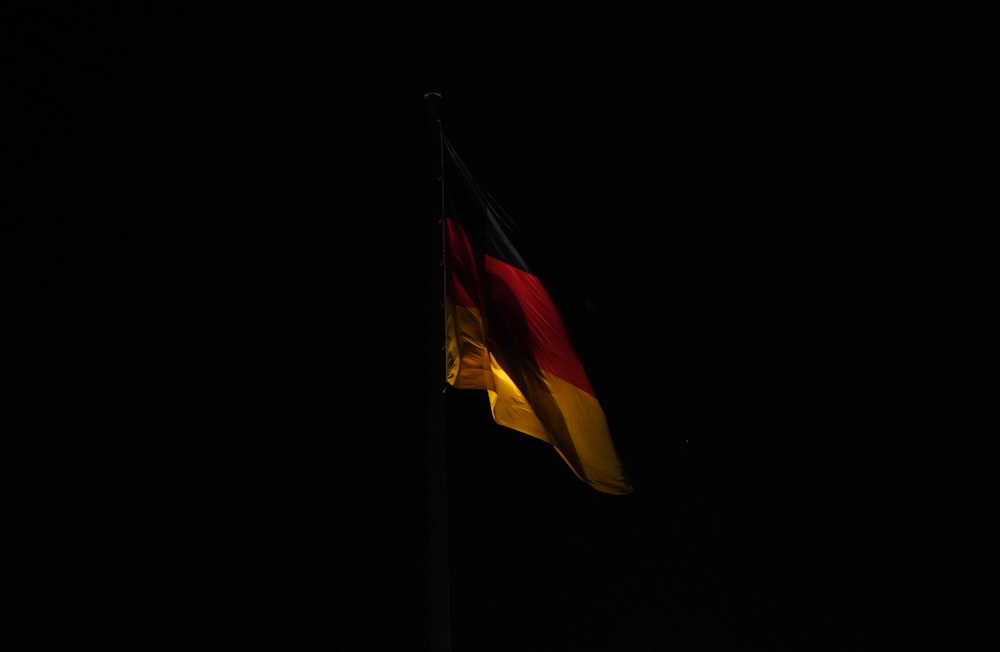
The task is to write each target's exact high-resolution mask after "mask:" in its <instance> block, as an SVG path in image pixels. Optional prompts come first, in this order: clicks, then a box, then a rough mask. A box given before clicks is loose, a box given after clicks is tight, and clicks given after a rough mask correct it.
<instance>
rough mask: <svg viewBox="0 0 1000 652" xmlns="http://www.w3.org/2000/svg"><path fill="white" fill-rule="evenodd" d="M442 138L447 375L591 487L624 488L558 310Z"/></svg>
mask: <svg viewBox="0 0 1000 652" xmlns="http://www.w3.org/2000/svg"><path fill="white" fill-rule="evenodd" d="M444 145H445V153H446V155H447V160H448V163H449V164H450V165H451V168H453V169H454V170H455V172H456V174H455V175H454V176H453V177H448V176H447V175H446V182H445V189H446V194H447V199H446V201H445V207H444V208H445V215H444V245H445V265H446V283H447V287H446V294H445V310H446V314H445V329H446V352H447V365H446V367H447V371H446V373H447V381H448V383H449V384H451V385H452V386H453V387H456V388H459V389H479V390H486V392H487V393H488V395H489V400H490V406H491V408H492V412H493V418H494V420H495V421H496V423H498V424H500V425H502V426H506V427H508V428H511V429H513V430H517V431H519V432H522V433H525V434H528V435H531V436H532V437H536V438H538V439H540V440H542V441H545V442H547V443H549V444H551V445H552V446H553V447H554V448H555V450H556V451H557V452H558V453H559V455H560V456H561V457H562V458H563V460H565V461H566V463H567V464H568V465H569V467H570V468H571V469H572V470H573V472H574V473H575V474H576V475H577V476H578V477H579V478H580V479H581V480H583V481H584V482H585V483H587V484H588V485H590V486H591V487H593V488H594V489H596V490H598V491H601V492H604V493H609V494H627V493H629V492H631V491H632V486H631V484H630V482H629V481H628V479H627V477H626V476H625V473H624V471H623V469H622V465H621V463H620V461H619V459H618V455H617V453H616V451H615V447H614V444H613V442H612V439H611V435H610V432H609V430H608V424H607V420H606V418H605V415H604V411H603V410H602V409H601V405H600V402H599V401H598V400H597V397H596V396H595V395H594V389H593V387H592V386H591V384H590V380H589V379H588V378H587V374H586V372H585V371H584V368H583V365H582V364H581V362H580V359H579V357H578V356H577V354H576V352H575V350H574V348H573V346H572V343H571V341H570V338H569V336H568V333H567V331H566V327H565V324H564V323H563V320H562V318H561V317H560V315H559V311H558V310H557V309H556V306H555V304H554V303H553V301H552V298H551V297H550V295H549V293H548V292H547V291H546V289H545V286H544V285H543V284H542V282H541V280H540V279H539V278H538V277H537V276H535V274H534V273H533V272H532V270H531V268H529V266H528V265H527V263H526V261H525V260H524V259H523V258H522V256H521V254H520V253H519V252H518V250H517V249H515V247H514V244H513V240H512V233H513V223H512V222H511V220H510V218H509V217H508V216H507V215H506V214H505V213H504V212H503V210H502V209H501V208H500V206H499V205H498V204H497V203H496V201H495V200H493V198H492V197H491V196H490V195H489V194H488V193H486V192H485V191H484V190H483V189H482V188H481V187H480V185H479V184H478V183H477V182H476V180H475V179H474V178H473V177H472V175H471V174H470V173H469V170H468V169H467V168H466V166H465V165H464V164H463V163H462V161H461V159H460V158H459V156H458V154H457V153H456V152H455V149H454V147H453V146H452V145H451V143H449V142H448V141H447V140H445V141H444ZM463 200H464V203H463Z"/></svg>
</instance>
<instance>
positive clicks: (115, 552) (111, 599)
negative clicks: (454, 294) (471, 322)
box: [4, 4, 996, 652]
mask: <svg viewBox="0 0 1000 652" xmlns="http://www.w3.org/2000/svg"><path fill="white" fill-rule="evenodd" d="M499 11H500V10H499V9H493V10H490V11H483V12H482V13H479V12H478V11H472V10H468V9H466V10H461V9H455V8H438V9H435V10H434V11H430V12H428V13H426V14H420V13H418V12H416V11H411V12H410V13H409V14H406V13H399V11H398V10H391V11H388V10H374V9H373V10H372V11H371V12H369V13H365V12H360V11H358V12H354V13H351V12H345V13H338V12H333V11H327V12H323V11H318V12H315V11H314V12H306V11H301V12H300V11H296V10H293V9H279V8H256V7H246V6H241V7H238V8H237V7H234V8H231V9H228V8H222V7H216V8H213V9H211V10H205V9H199V10H184V9H166V8H163V9H160V10H141V9H132V8H127V7H124V6H115V5H111V4H108V5H101V6H99V7H96V8H95V7H90V8H86V9H75V10H66V11H62V10H51V9H49V10H28V9H24V10H19V9H15V10H12V18H13V20H11V21H9V22H8V25H9V26H12V31H13V35H14V36H15V37H16V38H14V39H11V40H10V41H9V42H11V43H13V44H14V45H15V48H14V56H13V57H12V59H11V60H12V62H13V64H14V66H15V70H16V72H17V73H19V74H17V75H15V76H14V77H13V78H12V83H11V88H13V90H14V94H13V100H12V101H11V105H12V106H14V108H15V117H14V118H12V119H10V120H9V121H8V123H7V127H8V136H9V137H8V139H7V140H8V142H9V143H13V145H14V147H13V148H12V149H11V150H10V151H11V152H12V153H13V154H12V155H11V157H10V158H11V161H12V162H13V163H14V165H13V166H12V168H13V169H12V171H11V173H10V176H9V177H8V187H9V189H11V190H12V191H13V192H11V193H8V197H9V198H11V199H12V200H13V201H12V203H11V204H10V205H11V207H12V209H11V210H9V211H7V214H8V216H9V218H12V219H8V220H5V222H7V224H6V226H5V233H6V236H5V238H4V240H5V247H7V248H8V250H9V251H8V253H9V254H10V255H9V256H6V259H7V260H8V261H11V264H10V274H9V276H8V278H9V280H10V281H11V282H12V283H11V288H12V294H11V296H12V297H13V298H14V301H15V303H14V304H13V305H14V309H13V314H14V316H15V317H19V318H23V319H19V320H18V324H23V325H24V328H20V329H17V335H16V337H17V338H18V339H17V341H16V343H15V344H16V348H17V350H18V352H24V353H26V354H27V355H26V358H27V359H28V365H27V366H26V367H25V371H24V373H23V375H20V376H18V378H16V379H15V380H16V383H15V384H16V386H17V389H18V390H21V391H20V392H16V393H15V394H13V397H14V403H15V406H16V407H22V408H26V409H25V410H24V411H23V415H26V416H27V417H28V419H27V420H26V421H25V423H27V424H28V425H27V426H26V427H25V428H24V430H23V432H24V437H23V439H24V440H25V441H28V442H30V443H31V453H32V455H30V456H27V457H24V458H23V459H24V460H25V462H24V463H23V464H21V467H22V470H24V471H26V472H27V475H28V478H29V479H28V480H27V481H26V482H25V483H24V484H23V485H22V486H23V487H25V488H24V489H23V490H22V492H21V494H19V496H18V498H19V499H20V500H18V501H17V502H18V503H19V504H23V505H30V506H29V507H28V509H27V510H26V514H27V515H28V521H27V525H26V526H25V527H24V528H21V529H20V530H19V531H20V532H24V533H26V534H28V535H29V536H30V540H31V541H32V542H33V543H32V544H31V546H32V551H33V552H35V553H37V554H36V555H33V556H32V559H36V558H37V559H38V561H37V562H35V561H32V562H31V563H30V564H26V567H27V568H28V569H29V570H30V572H31V574H32V581H31V582H30V586H31V589H32V590H31V592H30V593H27V594H26V597H25V600H24V604H25V606H26V609H27V611H28V612H29V613H30V614H32V615H34V616H40V617H39V618H38V623H39V624H38V626H37V627H36V628H35V633H36V636H37V637H38V638H39V640H41V641H46V640H48V638H49V637H55V636H60V637H63V636H69V637H71V638H75V639H76V640H78V641H80V642H83V641H88V642H98V643H101V642H104V643H110V642H112V641H125V642H128V643H130V644H132V645H134V646H135V647H138V648H147V647H153V646H159V645H161V644H166V645H168V646H171V647H179V646H184V647H188V648H190V647H201V646H206V647H207V646H218V645H226V644H242V645H245V644H254V643H256V644H265V645H266V646H267V647H271V648H280V649H319V648H321V647H322V648H326V649H329V648H333V649H338V648H339V647H341V646H342V647H344V648H347V647H350V648H362V647H363V648H364V649H394V650H397V649H398V650H421V649H427V645H428V633H429V619H428V617H427V609H428V605H427V595H428V577H427V575H428V571H427V564H428V561H427V560H428V557H429V551H428V544H427V540H428V525H427V523H428V521H427V511H426V510H427V489H426V487H427V477H426V468H427V458H426V445H427V425H426V424H427V410H428V405H427V393H428V392H427V386H426V385H427V371H426V364H427V362H426V361H427V348H428V346H429V343H428V341H427V337H426V334H427V315H428V310H427V307H428V306H427V303H428V300H429V299H428V297H429V295H430V292H429V290H428V286H427V282H426V274H425V271H426V269H427V265H428V249H427V247H426V242H425V238H426V234H427V230H428V222H429V220H430V219H431V216H432V213H433V198H434V190H433V188H432V187H431V186H430V185H429V184H428V178H427V174H428V168H427V164H426V163H427V161H426V156H427V149H428V144H429V143H428V137H427V124H426V116H425V105H424V101H423V99H422V98H423V94H424V93H425V92H426V91H430V90H434V91H439V92H441V93H442V94H443V97H444V102H443V109H444V112H443V119H444V125H445V129H446V131H447V133H448V134H449V137H450V138H451V140H452V142H453V143H454V144H455V145H456V147H457V148H458V150H459V152H460V153H461V154H462V155H463V157H464V158H465V160H466V163H468V164H469V166H470V167H471V168H472V170H473V172H474V173H475V174H477V176H478V178H479V180H480V181H481V182H482V183H483V184H484V185H485V186H486V187H487V188H488V189H489V190H490V191H491V192H492V193H493V195H494V196H495V197H496V198H497V199H498V200H499V202H500V203H501V204H502V205H503V206H504V207H505V208H506V210H507V211H508V212H509V213H511V214H512V215H514V216H515V217H516V218H517V219H518V220H519V221H520V223H521V225H522V226H523V227H524V228H525V229H526V230H527V231H528V232H529V233H530V234H531V235H532V236H533V237H534V238H535V241H536V243H537V245H538V247H539V249H541V250H542V251H545V252H547V255H546V257H545V258H544V259H543V260H538V261H535V262H536V266H537V267H538V268H539V269H540V270H541V271H542V272H543V273H544V276H545V280H546V281H547V283H549V287H550V290H551V291H552V292H553V294H554V295H555V296H556V297H557V299H558V300H559V301H560V304H561V306H562V307H563V309H564V316H565V317H566V319H567V322H568V324H569V326H570V330H571V331H572V332H573V335H574V337H575V338H576V340H577V344H578V348H579V350H580V353H581V356H582V357H583V359H584V362H585V364H586V366H587V369H588V371H589V373H590V376H591V380H592V382H593V384H594V386H595V389H596V391H597V393H598V396H599V398H600V399H601V401H602V404H603V406H604V408H605V411H606V414H607V416H608V420H609V423H610V425H611V429H612V433H613V435H614V437H615V441H616V444H617V446H618V449H619V452H620V454H621V457H622V459H623V462H624V464H625V466H626V469H627V470H628V471H629V473H630V474H631V476H632V479H633V481H634V483H635V486H636V491H635V493H634V494H632V495H629V496H627V497H610V496H605V495H601V494H596V493H595V492H593V491H591V490H589V489H587V488H586V487H584V486H583V485H582V484H580V483H579V482H578V481H577V480H576V479H575V478H574V477H573V476H572V474H571V473H570V472H569V470H568V469H567V468H566V467H565V466H564V465H563V464H562V462H561V461H559V460H558V458H557V457H556V456H555V454H554V453H553V452H552V451H551V450H550V449H549V448H547V447H546V446H544V445H542V444H540V443H539V442H536V441H535V440H533V439H531V438H529V437H525V436H522V435H520V434H517V433H513V432H509V431H506V430H503V429H500V428H497V427H496V426H495V425H493V424H492V422H491V420H490V417H489V414H488V409H487V404H486V397H485V396H483V395H480V394H478V393H474V392H472V393H465V392H458V393H455V392H453V393H451V394H448V395H447V397H446V405H447V410H448V426H449V427H448V435H447V436H448V441H449V449H448V454H449V474H450V475H449V480H450V484H449V487H450V495H449V498H450V503H449V509H450V519H451V521H450V522H451V541H450V544H451V545H450V553H451V557H450V559H451V573H452V575H451V591H452V638H453V646H454V649H455V650H462V651H464V650H474V651H477V652H480V651H486V650H564V649H565V650H569V649H574V650H616V651H617V650H629V651H631V650H660V649H667V648H671V649H685V650H701V649H733V648H738V649H768V650H773V649H851V650H862V649H879V650H884V649H896V648H907V649H912V646H913V645H915V644H917V643H920V642H925V643H926V642H928V641H935V642H937V641H942V642H946V643H947V644H948V646H949V647H952V648H965V647H967V642H966V641H968V640H972V639H973V638H974V637H977V636H978V635H981V634H983V633H986V631H987V624H988V622H989V620H988V619H989V617H990V616H991V615H992V610H991V607H993V606H995V580H996V572H995V566H994V562H993V559H992V554H991V553H992V552H993V549H992V547H991V539H990V535H991V534H992V528H993V527H994V520H995V516H994V514H993V513H992V512H991V511H990V510H989V509H988V505H989V502H988V501H987V500H986V496H987V495H988V488H989V486H990V485H991V482H990V480H991V478H990V469H991V467H992V462H993V459H994V458H993V455H994V453H995V448H994V447H993V446H992V445H988V444H984V442H985V440H986V439H987V437H988V435H987V433H989V432H990V430H989V428H988V427H986V426H984V425H981V422H980V417H982V416H983V414H984V412H985V410H984V408H985V407H987V406H989V404H990V402H991V399H993V398H994V396H995V392H994V391H993V387H994V385H993V384H992V383H991V381H989V380H987V378H988V377H989V376H990V373H989V372H990V369H991V361H992V360H993V355H994V347H995V337H996V336H995V332H994V330H993V329H992V327H991V326H990V325H989V323H988V322H987V319H986V315H987V308H988V307H989V306H988V304H989V303H990V302H991V295H990V293H989V292H988V290H987V288H988V287H989V284H988V282H987V281H988V278H989V275H988V270H989V269H990V268H991V266H992V259H991V258H990V254H991V252H993V251H994V250H995V248H994V247H993V246H992V245H991V244H990V243H989V241H988V240H986V239H985V237H984V236H983V235H982V233H980V231H979V226H978V225H977V220H978V219H979V214H978V213H977V212H976V208H975V207H974V206H973V204H972V201H971V196H972V193H973V191H974V190H975V189H976V188H977V187H978V186H979V185H980V184H981V182H982V179H983V176H982V173H981V172H980V173H977V172H976V171H975V170H976V167H975V165H972V164H970V162H969V161H970V156H969V151H970V149H975V147H974V145H972V143H973V139H972V138H971V136H973V135H974V133H975V129H970V127H969V123H970V121H971V116H973V115H974V113H975V100H974V99H972V97H970V95H969V93H968V92H969V91H971V90H972V87H973V86H974V84H972V82H970V81H969V80H968V78H966V77H964V76H963V75H962V74H961V73H960V70H961V69H962V66H961V65H956V62H955V58H954V51H953V50H950V49H949V48H947V47H945V45H944V43H946V42H950V41H949V39H952V38H953V37H954V35H953V34H951V33H950V32H949V29H950V28H949V24H948V23H947V21H943V22H937V21H934V20H926V19H924V20H923V21H912V22H911V20H909V18H912V17H909V18H903V17H900V16H894V15H892V16H891V15H874V14H871V13H859V14H851V15H816V16H813V15H805V14H801V15H795V16H789V15H784V14H766V13H758V12H746V13H743V14H730V13H726V12H722V11H719V12H714V13H713V12H708V11H703V12H692V11H690V10H676V9H675V10H666V11H665V12H661V13H658V14H655V15H654V14H649V15H638V14H634V15H624V14H614V15H609V14H605V13H603V12H601V11H599V10H597V9H586V8H580V7H577V8H574V9H573V10H572V11H570V10H567V11H566V12H564V13H563V12H556V11H548V12H545V13H541V14H539V13H532V14H527V15H517V14H510V15H506V14H505V15H498V13H497V12H499ZM383 13H384V14H385V15H382V14H383ZM949 52H950V53H951V56H946V55H948V54H949ZM958 58H961V57H958ZM958 63H959V64H960V63H961V62H958ZM956 109H957V110H956ZM22 393H23V394H24V396H23V398H22V396H21V394H22ZM16 414H19V416H20V415H21V414H20V411H19V412H17V413H16ZM13 422H14V421H12V423H13ZM17 432H18V433H19V432H21V430H20V428H18V430H17ZM13 434H17V433H13ZM19 439H20V437H19Z"/></svg>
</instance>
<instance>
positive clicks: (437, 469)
mask: <svg viewBox="0 0 1000 652" xmlns="http://www.w3.org/2000/svg"><path fill="white" fill-rule="evenodd" d="M424 101H425V104H426V106H427V132H428V133H427V143H428V147H427V164H428V165H427V169H428V176H429V183H428V194H429V201H428V204H429V206H430V213H431V215H430V218H431V219H430V220H429V228H428V239H429V243H428V245H429V246H428V251H429V252H430V253H429V259H428V283H429V285H430V288H429V290H430V292H429V303H428V313H429V318H428V330H429V333H428V365H427V370H428V380H427V388H428V441H427V461H428V464H427V472H428V515H429V519H428V525H429V541H428V553H429V560H428V561H429V564H428V570H429V577H428V590H429V596H428V597H429V601H428V604H429V607H430V613H429V618H430V642H431V648H430V649H431V651H432V652H451V577H450V563H449V561H448V557H449V550H448V547H449V546H448V540H449V536H448V465H447V459H448V457H447V453H448V438H447V430H446V424H445V404H444V392H445V389H446V387H447V385H446V383H445V351H444V345H445V324H444V305H445V304H444V302H445V275H444V272H445V270H444V223H443V222H444V133H443V131H442V127H441V94H440V93H437V92H433V91H432V92H428V93H425V94H424Z"/></svg>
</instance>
